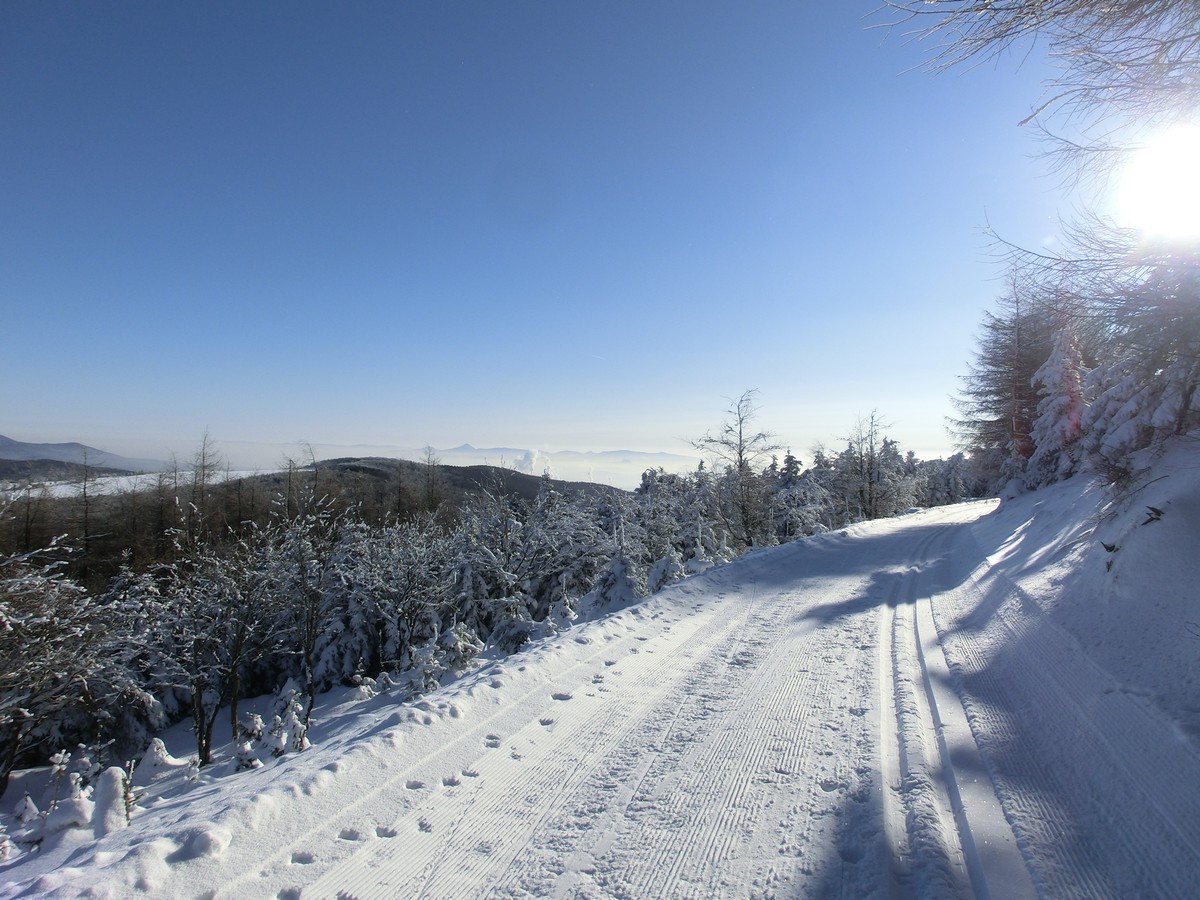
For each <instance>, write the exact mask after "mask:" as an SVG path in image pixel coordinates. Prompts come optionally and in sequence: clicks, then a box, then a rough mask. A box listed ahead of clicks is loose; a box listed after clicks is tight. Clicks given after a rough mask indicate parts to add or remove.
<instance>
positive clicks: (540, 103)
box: [0, 0, 1071, 464]
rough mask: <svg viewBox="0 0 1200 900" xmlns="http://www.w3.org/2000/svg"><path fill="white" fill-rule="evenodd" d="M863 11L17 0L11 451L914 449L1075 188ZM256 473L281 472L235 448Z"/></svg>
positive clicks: (973, 90)
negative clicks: (736, 413) (730, 414)
mask: <svg viewBox="0 0 1200 900" xmlns="http://www.w3.org/2000/svg"><path fill="white" fill-rule="evenodd" d="M877 5H878V4H877V2H876V0H866V2H862V3H858V2H844V3H838V4H808V3H795V2H789V3H784V2H779V3H774V2H766V3H747V4H742V3H705V2H701V3H689V4H682V3H604V4H599V3H549V2H546V3H508V2H506V3H482V2H480V3H453V2H450V3H433V2H429V3H415V2H411V3H352V4H309V3H286V4H284V3H266V4H249V5H243V4H240V3H206V4H174V3H170V4H164V3H157V2H155V3H145V4H140V3H133V2H122V3H55V4H43V3H8V4H4V5H3V6H0V132H2V134H3V138H2V139H0V196H2V197H3V200H2V201H0V248H2V249H0V256H2V261H0V304H2V305H3V309H4V318H5V322H6V326H7V327H6V335H7V338H8V340H7V341H6V345H5V350H4V353H3V354H2V355H0V375H2V376H3V379H4V384H5V391H4V398H5V399H4V400H3V405H2V407H0V433H4V434H7V435H9V436H10V437H15V438H18V439H21V440H31V441H33V440H36V441H52V440H82V441H84V442H86V443H90V444H93V445H96V446H101V447H103V448H105V449H112V450H116V451H117V452H126V453H134V452H136V453H137V454H138V455H143V456H145V455H151V456H161V455H163V453H164V452H165V450H166V449H178V448H179V447H181V446H183V445H185V444H186V443H187V442H189V441H192V442H194V441H196V440H197V439H198V438H199V437H200V435H201V434H203V433H204V431H205V430H206V429H207V431H208V432H209V433H210V435H211V436H212V437H213V438H214V439H215V440H217V441H218V442H227V443H228V444H229V446H234V445H235V443H236V442H243V441H245V442H257V443H280V444H288V443H294V442H297V441H309V442H312V443H313V444H315V445H317V446H318V448H322V447H324V446H326V445H330V446H332V445H335V444H355V443H367V444H376V445H379V444H392V445H399V446H406V447H413V446H417V447H419V446H422V445H425V444H431V445H433V446H438V447H449V446H453V445H456V444H459V443H463V442H470V443H473V444H475V445H476V446H509V447H529V448H541V449H549V450H560V449H579V450H606V449H624V448H629V449H638V450H651V451H657V450H667V451H674V452H684V451H686V449H687V445H686V443H685V440H684V439H686V438H689V437H694V436H697V435H699V434H701V433H702V432H704V431H705V430H706V429H707V428H709V427H711V426H713V425H715V424H717V423H718V422H719V421H720V418H721V414H722V411H723V409H724V407H725V406H726V405H727V400H726V398H728V397H731V396H736V395H737V394H739V393H740V392H741V391H742V390H744V389H746V388H758V389H759V390H760V392H761V393H760V403H761V408H762V424H763V425H765V426H766V427H768V428H770V429H771V430H773V431H775V432H776V433H778V434H779V435H780V437H781V438H782V439H783V441H784V442H785V443H788V444H791V445H792V446H793V447H794V448H795V449H796V450H797V452H798V453H799V455H800V456H801V458H802V459H806V458H807V457H808V455H809V454H808V449H809V447H810V446H811V445H812V444H813V442H814V441H817V440H822V441H825V442H826V443H829V444H834V445H836V444H837V443H838V438H839V436H841V435H844V434H846V433H847V432H848V431H849V430H850V428H851V426H852V424H853V422H854V420H855V419H856V417H857V416H859V415H865V414H868V413H869V412H870V411H871V410H872V409H878V411H879V412H880V414H881V415H882V416H883V417H884V418H885V419H886V420H888V421H890V422H891V423H893V424H892V427H891V428H890V429H889V431H890V433H891V434H892V435H893V436H894V437H896V438H898V439H899V440H900V441H901V443H902V445H903V446H904V447H905V448H906V449H913V450H915V451H916V452H917V453H918V455H921V456H936V455H940V454H942V453H947V452H951V450H952V448H951V444H950V439H949V437H948V435H947V434H946V431H945V425H944V419H945V417H946V416H947V415H948V414H950V412H951V407H950V403H949V399H948V396H949V395H950V394H951V393H952V392H953V391H954V390H955V387H956V383H957V378H958V376H959V375H960V374H961V373H962V372H963V371H964V369H965V365H966V362H967V360H968V358H969V356H970V353H971V347H972V340H973V335H974V333H975V329H976V325H977V323H978V321H979V318H980V313H981V311H982V310H983V309H984V308H986V307H987V305H988V304H989V303H990V301H991V299H992V298H993V297H994V296H995V295H996V294H997V293H998V292H999V290H1000V287H1001V285H1000V282H999V281H998V278H999V276H1000V274H1001V273H1000V269H999V268H998V266H997V265H996V263H995V261H994V260H993V259H992V258H991V256H990V254H989V245H988V242H987V239H986V238H985V237H984V236H982V234H981V233H980V229H981V228H982V226H983V225H984V224H985V223H987V222H990V223H991V224H992V226H993V227H995V228H996V229H997V230H999V231H1000V232H1001V233H1003V234H1004V235H1005V236H1006V237H1008V238H1010V239H1012V240H1015V241H1017V242H1020V243H1023V244H1026V245H1030V246H1036V245H1038V244H1041V243H1042V242H1044V241H1046V240H1047V239H1051V238H1052V236H1053V235H1054V233H1055V232H1056V231H1057V228H1058V226H1057V217H1058V215H1059V213H1060V211H1061V212H1062V213H1063V214H1066V213H1068V212H1069V209H1070V203H1071V201H1070V198H1069V197H1067V196H1066V195H1065V194H1064V192H1063V191H1062V189H1061V187H1060V185H1059V184H1058V183H1057V182H1056V181H1055V180H1053V178H1052V177H1050V176H1049V175H1048V174H1047V166H1046V165H1045V163H1044V162H1042V161H1040V160H1038V159H1036V158H1035V157H1036V155H1037V153H1038V150H1039V147H1038V144H1037V143H1036V141H1035V140H1034V138H1033V135H1031V134H1029V133H1028V132H1027V130H1025V129H1022V128H1019V127H1018V126H1017V122H1018V121H1019V120H1020V119H1022V118H1023V117H1024V116H1025V115H1027V114H1028V112H1029V110H1030V107H1031V106H1032V105H1033V104H1034V103H1035V102H1036V101H1037V99H1038V97H1039V95H1040V87H1039V84H1040V80H1041V79H1042V78H1043V76H1044V75H1045V72H1044V71H1043V70H1042V69H1041V68H1040V63H1039V62H1038V59H1037V57H1036V56H1031V57H1028V58H1025V59H1024V60H1022V59H1011V60H1004V61H1001V62H1000V63H998V64H996V65H984V66H980V67H977V68H975V69H972V70H964V71H960V72H956V73H952V74H949V75H942V76H938V77H932V76H930V75H927V74H923V73H919V72H908V71H907V70H909V69H911V68H912V67H913V66H915V65H917V64H919V62H920V61H921V60H922V58H923V55H924V53H925V49H923V48H922V47H920V46H918V45H915V44H912V43H910V42H906V41H905V40H904V39H903V36H902V35H900V34H898V33H894V32H893V33H887V32H885V31H883V30H878V29H870V28H868V25H870V24H872V23H873V22H876V21H877V20H876V19H873V18H871V17H870V15H869V14H870V13H871V11H872V10H873V9H874V8H875V7H876V6H877ZM235 463H243V464H261V460H235Z"/></svg>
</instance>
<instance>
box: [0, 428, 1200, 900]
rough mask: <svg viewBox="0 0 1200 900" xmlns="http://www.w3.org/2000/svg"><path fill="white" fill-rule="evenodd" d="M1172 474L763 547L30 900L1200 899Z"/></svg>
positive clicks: (1196, 504)
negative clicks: (507, 899)
mask: <svg viewBox="0 0 1200 900" xmlns="http://www.w3.org/2000/svg"><path fill="white" fill-rule="evenodd" d="M1153 478H1154V479H1157V480H1151V479H1150V478H1149V477H1147V478H1145V479H1143V481H1148V482H1149V484H1148V485H1146V486H1144V487H1142V488H1140V490H1138V491H1137V492H1136V493H1135V494H1134V495H1133V497H1132V499H1131V501H1130V502H1128V503H1126V504H1125V505H1123V506H1114V507H1112V508H1110V509H1108V510H1107V511H1106V512H1107V515H1105V516H1103V517H1101V516H1100V515H1099V514H1098V513H1099V512H1100V511H1101V510H1099V507H1098V504H1100V503H1101V495H1100V494H1099V493H1098V492H1093V491H1089V490H1087V489H1086V485H1084V484H1083V483H1082V481H1081V480H1079V479H1076V480H1074V481H1073V482H1069V483H1067V484H1066V485H1063V486H1059V487H1056V488H1052V489H1049V490H1044V491H1039V492H1038V493H1036V494H1032V495H1028V496H1025V497H1020V498H1017V499H1016V500H1012V501H1006V502H1005V504H1004V505H1003V507H1000V508H998V507H997V504H996V503H995V502H994V501H993V502H983V503H975V504H964V505H961V506H956V507H946V508H941V509H934V510H929V511H926V512H922V513H918V514H914V515H911V516H906V517H903V518H899V519H894V520H889V521H883V522H876V523H870V524H865V525H858V526H854V527H852V528H850V529H847V530H846V531H843V532H840V533H837V534H831V535H826V536H824V537H821V538H818V539H811V540H808V541H804V542H800V543H796V544H790V545H787V546H784V547H780V548H775V549H772V550H766V551H757V552H754V553H751V554H749V555H747V556H746V557H743V558H742V559H740V560H738V561H737V562H735V563H732V564H729V565H726V566H722V567H720V568H718V569H715V570H712V571H711V572H709V573H707V574H706V575H704V576H698V577H695V578H692V579H690V580H688V581H686V582H684V583H682V584H679V585H677V586H675V587H673V588H671V589H669V590H667V591H665V592H663V593H661V594H658V595H656V596H655V597H653V598H651V599H649V600H646V601H644V602H642V603H639V604H637V605H635V606H631V607H629V608H627V609H623V610H619V611H615V612H613V613H611V614H609V615H607V616H605V617H602V618H599V619H597V620H595V621H592V622H589V623H586V624H582V625H579V626H577V627H574V628H572V629H570V630H568V631H566V632H564V633H562V634H560V635H558V636H556V637H552V638H550V639H547V640H545V641H542V642H540V643H538V644H536V645H534V646H532V647H531V648H529V649H528V650H527V651H525V652H523V653H521V654H519V655H516V656H513V657H509V658H507V659H504V660H498V661H492V662H489V663H487V664H486V665H485V666H483V667H481V668H480V669H479V670H478V671H476V672H474V673H472V674H471V675H469V676H467V677H465V678H463V679H462V680H460V681H459V682H457V683H456V684H454V685H451V686H449V687H447V688H444V689H442V690H441V691H439V692H437V693H436V694H431V695H429V696H427V697H426V698H424V699H423V700H421V701H418V702H416V703H408V704H402V705H400V704H396V703H395V702H394V700H391V699H389V697H388V696H387V693H386V692H385V693H383V694H381V695H379V696H376V697H373V698H370V699H362V698H354V697H353V696H352V695H351V693H350V692H347V693H345V694H343V695H340V696H338V697H336V698H335V699H333V700H330V701H329V702H328V703H327V704H326V705H324V706H323V707H318V713H317V715H318V717H319V718H318V724H317V725H316V727H315V728H314V732H313V737H314V743H315V746H314V747H313V749H311V750H309V751H306V752H304V753H301V754H298V755H294V756H288V757H284V758H283V759H281V760H270V759H268V764H267V766H266V767H264V768H263V769H260V770H257V771H250V772H240V773H233V772H232V762H230V761H226V762H224V763H220V764H218V765H216V766H214V767H213V769H212V770H210V771H209V772H205V773H202V774H200V775H199V777H198V778H196V779H195V780H194V781H191V782H189V781H187V780H186V778H185V774H184V770H183V769H174V770H168V771H166V773H165V774H164V775H162V776H161V778H160V779H159V780H158V781H157V782H155V784H154V785H152V786H151V791H150V793H149V794H148V795H147V797H146V799H145V800H144V801H143V804H142V805H143V807H144V808H143V809H141V810H139V811H138V812H137V814H136V815H135V818H134V819H133V823H132V826H131V827H129V828H127V829H120V830H117V831H115V832H113V833H109V834H107V835H106V836H104V837H103V838H102V839H100V840H95V839H94V837H93V833H92V830H90V829H73V830H70V831H68V832H65V833H63V834H62V835H61V836H59V837H56V838H52V839H50V840H49V841H48V842H47V846H46V847H44V849H43V850H42V851H41V852H40V853H37V854H28V855H24V856H19V857H17V858H16V859H14V860H13V861H11V862H10V863H9V864H7V866H5V867H2V868H0V896H5V897H9V896H45V895H50V896H128V895H133V894H139V895H140V894H143V893H148V894H149V895H152V896H163V897H168V896H169V897H188V896H218V897H230V898H234V897H238V898H240V897H277V896H278V897H295V896H303V897H357V898H368V897H404V896H418V895H420V896H428V897H477V896H484V895H489V896H501V897H504V896H529V895H536V896H543V895H548V896H583V897H609V896H620V897H663V896H840V897H868V896H880V897H885V896H920V897H930V896H972V895H975V896H994V897H1008V896H1011V897H1024V896H1035V895H1042V896H1053V897H1064V896H1067V897H1069V896H1077V897H1103V896H1112V897H1118V896H1134V895H1137V896H1162V897H1176V896H1187V895H1189V894H1193V893H1194V890H1195V885H1196V884H1198V883H1200V819H1198V818H1197V816H1196V815H1195V811H1196V810H1197V809H1200V753H1198V752H1197V740H1198V739H1200V710H1198V707H1200V702H1198V699H1200V698H1197V696H1196V692H1195V690H1194V687H1195V682H1194V675H1193V673H1194V670H1195V662H1196V653H1197V651H1198V650H1200V641H1197V640H1196V639H1194V638H1193V637H1192V635H1191V632H1190V631H1189V629H1188V625H1189V622H1190V619H1189V616H1191V617H1192V618H1200V615H1194V614H1193V613H1191V612H1190V611H1189V610H1192V609H1194V608H1195V602H1194V597H1195V588H1194V585H1195V583H1196V582H1195V580H1194V576H1195V573H1196V572H1197V562H1196V560H1195V559H1194V558H1193V557H1194V555H1195V554H1194V550H1193V547H1194V541H1195V534H1196V533H1197V531H1196V525H1197V523H1198V522H1200V465H1198V464H1197V461H1196V458H1195V457H1194V456H1193V455H1191V454H1190V453H1184V452H1182V451H1180V453H1179V454H1177V456H1176V457H1174V458H1171V457H1169V458H1167V459H1165V460H1160V461H1158V462H1157V463H1156V469H1155V471H1154V473H1153ZM1147 506H1152V507H1154V508H1155V509H1157V510H1160V511H1161V514H1160V515H1158V516H1157V517H1156V518H1155V516H1154V514H1152V513H1150V512H1148V510H1147V509H1146V507H1147ZM1147 519H1152V521H1149V522H1146V521H1145V520H1147ZM1101 541H1104V542H1106V543H1108V544H1109V545H1110V546H1117V547H1118V548H1119V549H1117V550H1115V551H1113V552H1109V551H1106V550H1105V549H1104V547H1103V546H1102V545H1101V543H1100V542H1101ZM1109 563H1111V565H1109ZM177 737H179V736H177ZM186 747H187V744H186V736H182V739H181V740H180V743H179V744H178V745H177V748H176V752H177V753H180V754H182V753H183V752H184V751H185V750H186ZM32 781H33V780H32V778H31V779H27V783H29V784H32ZM18 797H19V793H18V792H17V789H16V788H15V787H14V788H13V789H10V793H9V794H8V795H6V798H5V804H6V805H8V804H9V803H10V802H15V801H16V799H17V798H18ZM6 812H7V810H6ZM100 830H103V829H100ZM6 879H7V881H6Z"/></svg>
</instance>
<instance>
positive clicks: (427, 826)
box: [417, 819, 433, 834]
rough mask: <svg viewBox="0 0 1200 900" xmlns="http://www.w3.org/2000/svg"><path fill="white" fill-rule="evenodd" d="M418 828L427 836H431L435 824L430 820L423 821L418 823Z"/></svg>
mask: <svg viewBox="0 0 1200 900" xmlns="http://www.w3.org/2000/svg"><path fill="white" fill-rule="evenodd" d="M417 828H419V829H420V830H421V831H423V832H424V833H425V834H429V833H430V832H431V831H433V823H432V822H430V821H429V820H428V819H421V821H419V822H418V823H417Z"/></svg>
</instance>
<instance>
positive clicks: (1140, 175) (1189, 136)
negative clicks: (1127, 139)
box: [1116, 128, 1200, 240]
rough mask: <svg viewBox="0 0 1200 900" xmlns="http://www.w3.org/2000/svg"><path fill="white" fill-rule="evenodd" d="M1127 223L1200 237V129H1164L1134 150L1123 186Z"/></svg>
mask: <svg viewBox="0 0 1200 900" xmlns="http://www.w3.org/2000/svg"><path fill="white" fill-rule="evenodd" d="M1116 202H1117V208H1116V212H1117V218H1118V221H1119V222H1120V224H1121V225H1123V226H1125V227H1127V228H1136V229H1138V230H1140V231H1142V232H1143V233H1144V234H1146V235H1148V236H1152V237H1160V238H1168V239H1175V240H1200V128H1175V129H1172V130H1170V131H1164V132H1162V133H1161V134H1159V135H1157V136H1156V137H1154V138H1153V139H1151V140H1150V141H1147V142H1146V143H1145V144H1144V145H1143V146H1142V147H1141V148H1140V149H1138V150H1136V151H1134V153H1133V155H1132V157H1131V158H1130V160H1129V162H1128V163H1127V164H1126V165H1125V168H1124V171H1123V172H1122V173H1121V176H1120V182H1119V186H1118V189H1117V196H1116Z"/></svg>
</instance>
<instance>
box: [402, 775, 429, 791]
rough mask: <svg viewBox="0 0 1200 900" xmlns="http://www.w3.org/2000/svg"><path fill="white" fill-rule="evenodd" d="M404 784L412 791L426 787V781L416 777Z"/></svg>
mask: <svg viewBox="0 0 1200 900" xmlns="http://www.w3.org/2000/svg"><path fill="white" fill-rule="evenodd" d="M404 786H405V787H406V788H408V789H409V790H410V791H419V790H422V789H423V788H424V787H425V782H423V781H418V780H417V779H415V778H410V779H409V780H408V781H406V782H404Z"/></svg>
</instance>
